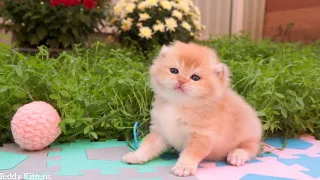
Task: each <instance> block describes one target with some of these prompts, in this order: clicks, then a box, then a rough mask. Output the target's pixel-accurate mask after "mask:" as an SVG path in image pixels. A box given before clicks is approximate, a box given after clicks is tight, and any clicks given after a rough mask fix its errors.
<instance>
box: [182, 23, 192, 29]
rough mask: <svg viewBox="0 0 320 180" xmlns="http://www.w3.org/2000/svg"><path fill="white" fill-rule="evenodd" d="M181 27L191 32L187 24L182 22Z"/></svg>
mask: <svg viewBox="0 0 320 180" xmlns="http://www.w3.org/2000/svg"><path fill="white" fill-rule="evenodd" d="M181 26H182V27H183V28H185V29H186V30H188V31H191V26H190V24H189V23H187V22H185V21H183V22H182V23H181Z"/></svg>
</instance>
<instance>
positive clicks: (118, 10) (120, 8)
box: [113, 2, 124, 16]
mask: <svg viewBox="0 0 320 180" xmlns="http://www.w3.org/2000/svg"><path fill="white" fill-rule="evenodd" d="M123 8H124V4H123V3H121V2H118V3H117V4H116V5H115V6H114V7H113V12H114V14H115V15H117V16H120V15H121V12H122V11H123Z"/></svg>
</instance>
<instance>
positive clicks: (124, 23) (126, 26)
mask: <svg viewBox="0 0 320 180" xmlns="http://www.w3.org/2000/svg"><path fill="white" fill-rule="evenodd" d="M132 21H133V19H131V18H127V19H124V20H122V22H121V25H122V26H121V29H122V30H124V31H129V30H130V29H131V26H132Z"/></svg>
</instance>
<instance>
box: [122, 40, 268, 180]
mask: <svg viewBox="0 0 320 180" xmlns="http://www.w3.org/2000/svg"><path fill="white" fill-rule="evenodd" d="M150 74H151V84H152V88H153V91H154V93H155V101H154V102H153V108H152V110H151V118H152V120H151V126H150V133H149V134H148V135H147V136H146V137H145V140H144V141H143V142H142V144H141V146H140V147H139V148H138V149H137V150H136V151H135V152H130V153H128V154H126V155H125V156H124V157H123V161H124V162H127V163H133V164H135V163H144V162H147V161H149V160H151V159H153V158H155V157H158V156H159V155H160V154H161V153H163V152H165V151H166V150H168V148H169V147H174V148H175V149H176V150H177V151H179V152H180V157H179V159H178V161H177V163H176V165H175V166H174V167H173V168H172V172H173V173H174V174H175V175H177V176H189V175H194V174H195V173H196V170H197V167H198V164H199V163H200V162H201V161H202V160H204V159H207V160H222V159H226V160H227V162H228V163H230V164H231V165H234V166H241V165H243V164H244V163H245V162H247V161H249V160H251V159H252V158H254V157H256V155H257V153H258V151H259V145H260V141H261V138H262V127H261V122H260V120H259V119H258V117H257V115H256V113H255V111H254V109H253V108H251V107H250V106H249V105H248V104H247V103H246V102H245V101H244V100H243V99H242V98H241V97H240V96H239V95H238V94H237V93H235V92H234V91H233V90H232V89H231V87H230V82H229V71H228V68H227V66H226V65H225V64H223V63H221V62H219V60H218V57H217V55H216V53H215V51H214V50H212V49H209V48H207V47H204V46H200V45H197V44H193V43H189V44H185V43H182V42H178V41H177V42H175V43H174V44H173V45H171V46H168V47H167V46H163V47H162V49H161V51H160V54H159V56H158V57H157V58H156V59H155V60H154V62H153V65H152V66H151V68H150Z"/></svg>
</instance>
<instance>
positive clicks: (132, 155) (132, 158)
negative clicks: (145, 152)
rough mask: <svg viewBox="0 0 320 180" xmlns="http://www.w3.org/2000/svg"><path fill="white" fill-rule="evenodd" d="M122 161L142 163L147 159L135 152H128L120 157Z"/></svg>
mask: <svg viewBox="0 0 320 180" xmlns="http://www.w3.org/2000/svg"><path fill="white" fill-rule="evenodd" d="M122 161H123V162H125V163H128V164H143V163H145V162H147V159H145V158H143V156H142V155H140V154H139V153H137V152H129V153H127V154H126V155H124V156H123V157H122Z"/></svg>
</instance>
